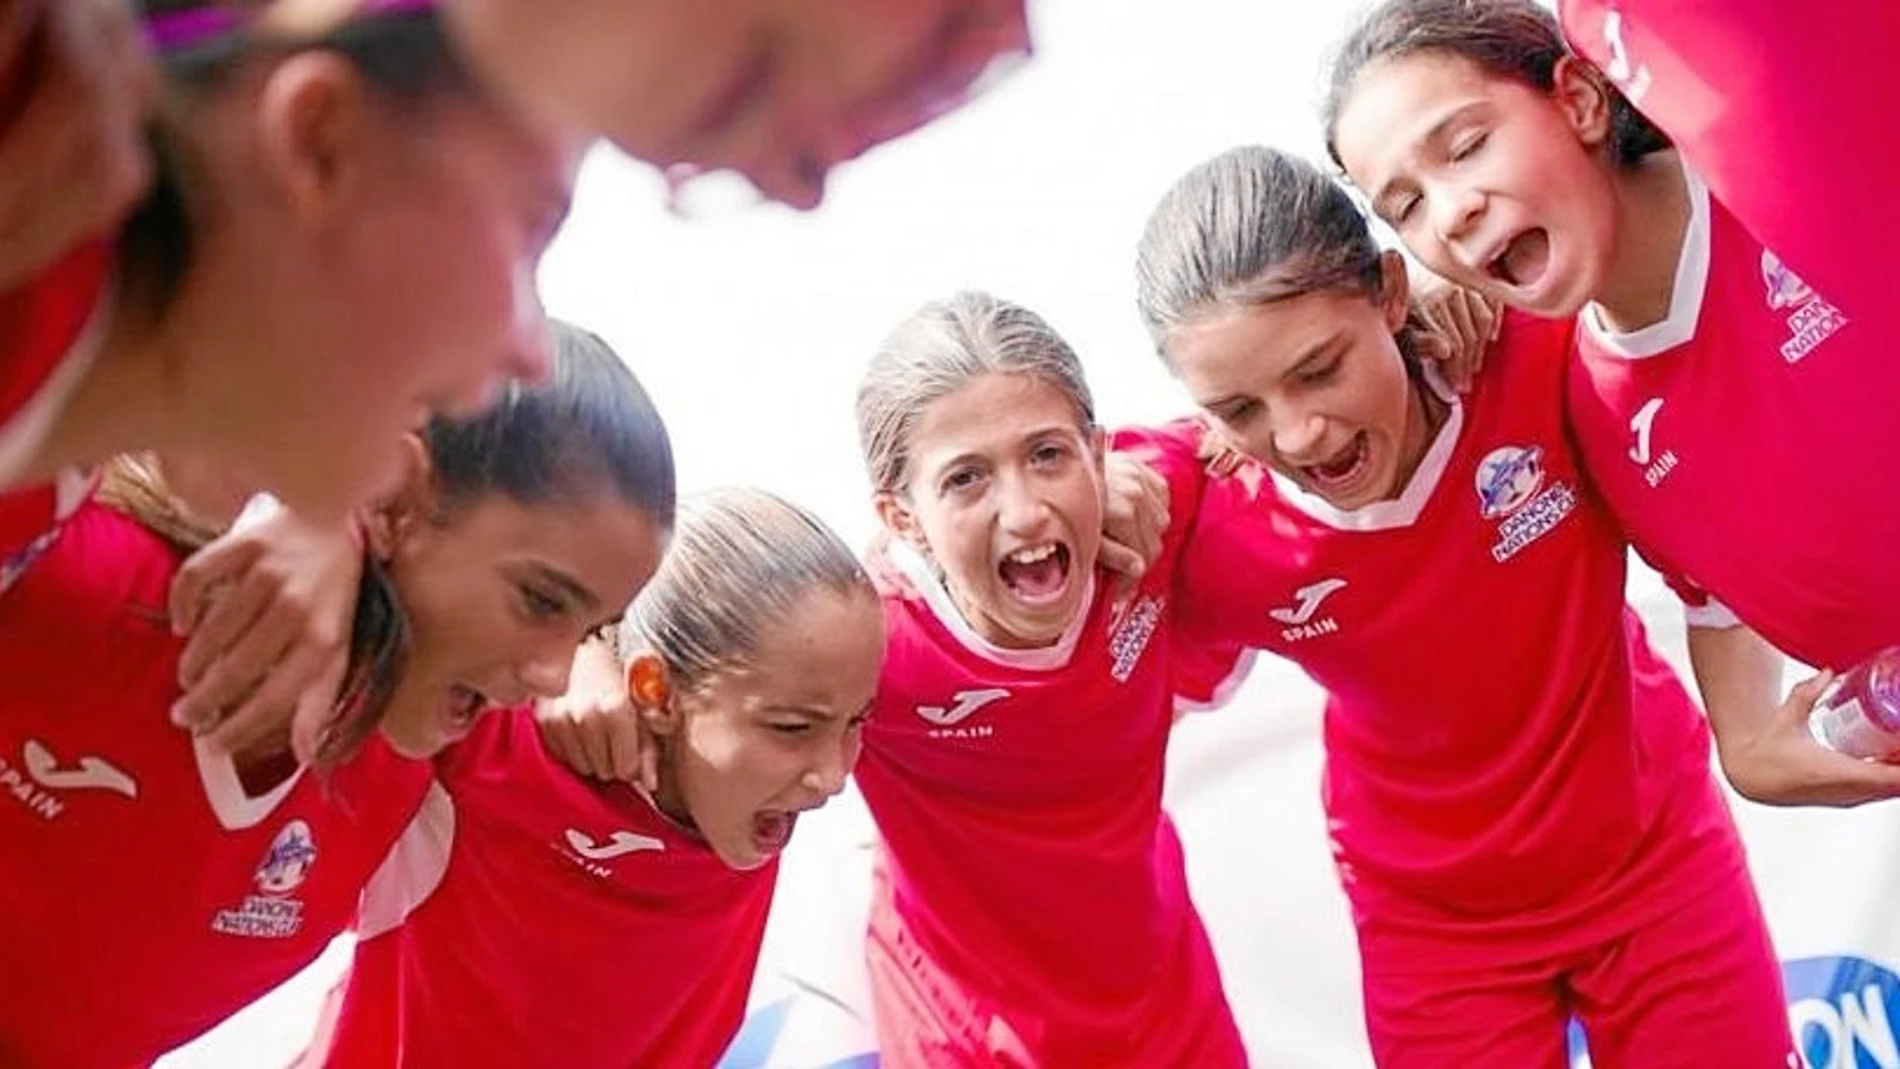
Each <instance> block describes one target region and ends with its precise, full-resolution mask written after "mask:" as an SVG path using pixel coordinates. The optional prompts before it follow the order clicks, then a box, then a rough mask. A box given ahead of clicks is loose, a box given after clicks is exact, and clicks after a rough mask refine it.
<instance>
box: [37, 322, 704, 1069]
mask: <svg viewBox="0 0 1900 1069" xmlns="http://www.w3.org/2000/svg"><path fill="white" fill-rule="evenodd" d="M557 338H558V345H557V352H556V358H555V374H554V377H553V379H552V381H550V382H549V383H547V384H544V385H543V386H540V387H536V388H533V389H521V390H515V391H511V392H510V393H509V394H507V395H506V396H505V397H504V398H503V400H502V403H501V404H500V406H499V407H498V408H497V409H496V410H494V411H493V412H491V413H489V414H487V415H485V416H483V417H481V418H479V419H476V420H474V421H471V422H463V423H457V422H450V421H444V420H437V421H435V422H433V423H431V424H430V426H429V428H428V429H427V431H426V434H425V437H426V440H427V446H426V448H425V447H424V446H422V445H421V444H420V443H416V444H415V445H414V446H413V450H414V451H413V454H412V457H413V461H414V466H413V470H412V480H411V482H410V483H409V484H408V486H407V488H406V490H405V491H404V492H403V493H402V494H401V495H400V496H399V497H398V498H397V499H396V500H395V501H394V502H393V503H391V504H390V505H389V506H387V507H386V508H383V509H380V510H379V511H378V512H377V513H376V514H375V517H374V519H373V520H372V522H371V524H370V529H369V549H370V553H371V555H372V556H373V557H374V558H375V559H376V560H377V561H378V562H379V563H378V566H377V567H376V568H374V569H372V580H371V583H370V588H369V593H370V595H371V596H372V600H371V601H369V602H368V603H367V605H366V617H367V616H374V615H375V613H374V612H369V611H367V610H377V609H380V610H383V613H382V616H381V618H380V619H379V620H378V621H377V626H381V627H384V628H388V627H389V626H391V625H392V623H393V624H394V625H395V626H397V627H399V628H400V629H401V631H400V633H399V634H398V635H397V641H396V642H395V643H394V644H393V645H392V644H391V643H390V642H389V641H370V640H369V637H368V636H364V638H365V642H364V644H363V645H364V652H365V654H366V656H365V658H364V659H363V663H362V668H363V671H364V672H365V673H366V674H367V675H368V676H370V677H372V678H371V680H370V682H368V683H366V684H365V687H364V688H362V689H363V690H365V691H366V692H367V694H366V696H365V697H364V698H362V699H361V700H357V701H353V702H351V703H350V704H348V705H346V706H344V707H342V713H341V714H340V715H341V717H342V718H341V719H339V720H338V721H337V722H336V723H335V724H334V725H333V727H332V730H331V732H330V733H329V736H328V737H327V739H326V740H325V745H323V746H322V747H321V748H320V751H319V752H320V756H321V757H322V758H323V759H324V762H325V763H326V764H331V765H335V766H336V767H335V768H334V770H333V771H330V772H329V773H328V774H327V775H325V776H321V777H320V776H316V775H312V774H310V773H309V772H308V771H306V770H304V769H300V768H298V767H297V766H296V763H295V762H294V761H293V760H291V759H289V757H288V755H287V753H286V751H285V747H284V745H283V743H282V742H281V740H280V741H278V742H276V743H275V744H273V745H268V746H263V747H258V748H255V749H253V750H251V751H248V752H244V753H240V754H238V755H236V756H235V757H233V756H231V755H228V754H226V753H223V752H221V751H218V750H215V749H212V748H210V747H207V746H205V745H203V744H202V742H201V741H199V740H195V739H193V738H192V737H191V736H189V735H187V734H185V733H183V732H181V731H179V730H177V729H176V728H175V727H173V726H172V725H171V723H170V720H169V718H168V717H167V716H166V709H167V707H168V706H169V705H170V703H171V701H172V700H173V699H174V698H175V697H176V696H177V693H178V687H177V683H176V679H175V675H176V663H175V662H176V659H177V656H178V649H179V645H180V640H178V639H177V638H175V637H174V636H173V635H172V633H171V631H170V629H169V628H168V627H167V626H166V622H165V620H164V611H163V608H162V606H163V605H164V604H165V593H166V587H167V586H168V584H169V582H170V580H171V576H172V573H173V571H174V570H175V569H176V567H177V565H178V560H179V556H180V548H179V543H180V542H184V543H185V544H186V545H189V544H191V543H193V542H196V541H198V540H199V539H201V538H202V537H203V535H204V533H205V531H204V528H206V527H208V526H210V525H208V524H205V523H204V522H203V521H202V520H199V519H197V518H196V516H195V515H194V510H191V509H184V508H173V507H165V508H157V507H154V506H155V505H156V504H157V503H158V502H159V500H160V499H159V498H158V497H157V496H156V495H155V494H154V493H153V486H152V484H151V482H149V481H144V480H124V479H119V478H113V479H109V480H108V482H107V486H106V496H107V498H108V499H110V500H111V501H113V502H115V505H108V504H107V503H106V502H105V501H99V500H95V501H93V502H90V503H88V504H86V505H84V506H82V507H81V508H80V510H79V511H78V512H77V513H76V514H75V516H74V517H73V519H72V520H71V521H70V522H69V524H68V525H67V528H66V530H65V532H64V534H63V536H62V537H61V538H60V539H59V540H58V541H57V542H55V543H54V544H53V546H52V547H51V548H50V549H49V550H48V551H47V553H46V555H45V556H44V558H43V559H42V560H41V561H40V563H39V564H38V565H37V566H36V567H34V568H33V569H31V570H30V571H29V572H27V573H26V575H25V576H24V577H23V578H22V579H21V581H20V582H19V584H18V585H16V586H15V587H14V588H13V589H12V590H10V591H8V592H7V593H6V594H5V595H4V596H0V678H4V679H6V681H7V683H8V686H9V690H8V693H7V696H6V698H5V699H4V704H5V706H6V710H5V714H4V715H0V784H4V787H5V789H4V790H3V791H0V872H4V878H0V975H4V976H6V977H7V978H8V980H7V985H6V992H7V993H6V997H5V998H0V1064H4V1065H22V1066H25V1065H32V1066H39V1065H60V1066H74V1067H85V1066H112V1067H122V1066H125V1065H131V1064H142V1063H145V1062H149V1061H150V1060H152V1059H153V1058H156V1057H157V1056H158V1055H159V1054H161V1053H163V1052H164V1051H166V1050H169V1049H171V1048H173V1047H176V1046H178V1045H179V1044H182V1043H184V1042H186V1041H188V1040H189V1039H191V1038H192V1037H193V1036H196V1035H198V1034H199V1033H201V1032H203V1031H204V1030H206V1029H207V1028H209V1027H211V1026H212V1025H214V1024H216V1023H217V1022H218V1021H219V1020H221V1019H222V1018H224V1017H225V1016H227V1015H229V1014H231V1013H232V1012H234V1011H236V1010H237V1009H239V1008H240V1007H242V1006H243V1005H244V1004H246V1003H247V1002H249V1001H251V1000H252V999H254V998H256V997H258V996H259V995H262V994H263V993H264V992H265V991H267V990H269V989H270V988H271V987H273V986H275V985H276V984H277V983H279V982H281V981H283V980H284V979H286V978H288V977H289V976H290V975H292V974H293V973H295V972H296V971H297V970H298V969H300V968H302V967H303V966H304V965H306V964H308V963H309V962H310V961H311V960H312V959H313V958H315V957H316V956H317V954H318V953H319V952H320V951H321V950H322V949H323V947H324V946H325V945H326V944H327V943H328V942H329V941H330V939H331V938H332V937H333V936H335V935H336V934H338V933H339V932H341V931H343V930H344V929H345V928H346V927H347V926H348V925H349V924H350V922H351V920H352V918H353V917H354V916H355V914H356V906H357V900H358V897H359V894H360V892H361V890H362V888H363V886H364V883H365V881H366V880H367V879H368V878H369V876H370V874H371V873H372V872H373V871H374V870H375V869H376V867H377V865H378V864H379V863H380V862H381V861H382V860H383V858H384V856H385V854H386V853H387V852H388V850H389V847H390V845H391V844H392V843H393V842H395V841H396V838H397V835H398V834H399V833H400V832H401V830H402V829H403V827H404V826H405V825H407V824H408V822H409V821H410V819H411V817H412V815H413V814H414V812H415V810H416V806H417V805H418V804H419V803H420V802H421V801H422V799H423V795H424V791H425V789H426V787H427V784H428V778H429V777H428V767H427V766H426V765H424V764H421V763H418V762H415V761H411V760H406V758H411V757H421V756H424V755H427V754H430V753H433V752H434V751H436V750H438V749H440V748H441V747H442V746H444V745H445V744H447V743H448V742H449V741H451V740H453V739H455V738H457V737H459V736H460V735H463V734H465V733H467V732H468V730H469V729H470V728H471V726H472V725H473V724H474V722H475V718H476V717H477V716H479V715H480V714H482V713H483V712H484V710H485V709H487V708H488V707H490V706H493V705H513V704H516V703H518V702H520V701H522V700H524V699H526V698H528V697H530V696H532V695H536V694H548V695H556V694H559V693H561V691H562V690H563V689H565V687H566V681H567V666H568V664H569V662H570V661H571V660H572V658H573V656H574V650H575V647H576V645H577V644H578V643H579V642H580V640H581V638H582V637H583V636H584V635H585V634H587V633H588V632H589V631H590V630H592V629H595V628H597V627H599V626H600V625H601V624H602V623H603V622H605V621H611V620H612V619H614V618H615V617H616V616H617V615H618V609H619V606H621V605H624V604H625V602H626V600H627V599H628V598H630V597H631V596H632V595H633V594H634V592H635V591H636V590H637V589H638V588H639V586H640V585H641V583H642V582H643V581H644V580H645V579H646V577H647V576H648V575H649V574H651V572H652V570H653V568H654V567H655V566H656V564H657V560H658V557H659V555H660V550H661V547H662V545H663V543H664V540H665V537H666V531H667V528H668V526H669V525H670V522H671V516H672V505H673V476H672V462H671V457H670V454H669V452H668V449H667V445H666V437H665V432H664V430H663V428H662V426H661V424H660V421H659V417H658V415H657V413H656V412H655V411H654V410H653V408H652V405H651V404H650V402H649V401H648V400H647V398H646V396H645V394H644V392H643V391H642V390H641V389H640V388H639V385H638V384H637V383H636V382H635V381H634V380H633V378H632V376H631V375H630V374H629V373H628V372H627V370H626V368H625V366H624V365H623V364H621V362H620V361H619V360H618V358H617V357H615V356H614V355H613V353H612V352H611V351H609V350H608V349H607V348H606V347H605V346H604V345H603V344H601V343H600V342H599V341H598V340H597V339H593V338H592V337H591V336H588V335H585V334H583V333H581V332H579V331H576V330H572V329H571V328H562V329H561V331H560V332H559V333H558V334H557ZM166 471H167V474H168V475H169V476H171V477H173V478H174V479H175V480H176V481H178V482H180V483H184V482H186V481H187V480H188V476H189V475H190V473H189V471H188V470H187V468H186V466H184V465H182V464H174V465H173V466H171V467H170V468H168V469H166ZM192 481H196V482H198V483H200V484H204V485H211V484H212V481H211V480H208V479H196V480H192ZM236 500H241V495H236V496H235V499H234V500H232V501H228V502H225V503H224V505H225V506H233V505H235V503H236ZM120 507H123V508H127V509H130V510H132V511H133V512H135V513H137V514H138V515H139V516H140V517H141V518H142V519H143V520H144V521H147V522H149V523H150V524H151V526H147V525H146V523H142V522H140V520H138V519H134V518H133V516H132V515H129V514H127V513H125V512H121V511H119V510H118V509H119V508H120ZM219 507H220V505H219V503H217V502H216V501H213V502H212V503H210V504H209V505H206V506H201V508H203V509H205V511H206V513H207V514H215V512H216V511H217V510H218V509H219ZM168 535H175V536H178V537H177V538H176V539H174V538H172V537H168ZM377 574H385V575H386V576H387V589H386V590H385V589H383V588H382V587H381V585H380V581H379V580H376V579H375V578H374V577H375V576H376V575H377ZM377 596H380V597H383V598H391V597H393V599H394V602H395V605H394V606H391V605H389V604H388V603H387V602H380V601H376V600H374V598H375V597H377ZM392 613H399V616H397V617H394V618H393V619H392V615H391V614H392ZM365 622H366V623H367V619H366V618H365ZM404 636H406V641H403V638H404ZM392 650H393V651H394V652H393V654H392V652H391V651H392ZM370 654H378V655H382V656H380V658H379V657H371V656H368V655H370ZM359 748H360V750H361V752H360V753H359V754H357V755H356V756H355V757H354V758H353V759H350V760H343V758H344V757H346V756H347V755H349V754H350V753H351V752H352V751H355V750H358V749H359Z"/></svg>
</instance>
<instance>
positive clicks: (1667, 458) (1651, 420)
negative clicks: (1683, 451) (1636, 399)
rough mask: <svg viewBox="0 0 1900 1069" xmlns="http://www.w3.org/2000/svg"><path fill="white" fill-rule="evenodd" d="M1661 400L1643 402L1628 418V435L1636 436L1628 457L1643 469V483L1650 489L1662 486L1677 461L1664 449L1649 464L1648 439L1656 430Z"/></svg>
mask: <svg viewBox="0 0 1900 1069" xmlns="http://www.w3.org/2000/svg"><path fill="white" fill-rule="evenodd" d="M1662 407H1663V398H1660V397H1652V398H1650V399H1649V400H1647V401H1644V402H1643V407H1641V408H1639V409H1637V410H1636V415H1634V416H1631V417H1630V433H1632V434H1634V435H1636V444H1635V445H1633V446H1631V447H1630V452H1629V457H1630V459H1631V460H1633V461H1635V462H1636V463H1637V465H1639V466H1640V467H1642V468H1643V481H1644V482H1646V483H1648V484H1649V485H1650V487H1651V489H1654V488H1655V487H1657V486H1660V485H1662V481H1663V480H1664V479H1665V478H1667V477H1668V476H1669V473H1670V472H1672V471H1675V470H1676V465H1677V463H1679V462H1678V460H1677V459H1676V453H1675V450H1673V449H1664V450H1663V451H1662V455H1660V456H1657V457H1655V462H1654V463H1651V460H1650V458H1651V452H1650V438H1651V437H1652V436H1653V435H1654V433H1655V429H1656V417H1657V416H1658V415H1660V414H1661V413H1662Z"/></svg>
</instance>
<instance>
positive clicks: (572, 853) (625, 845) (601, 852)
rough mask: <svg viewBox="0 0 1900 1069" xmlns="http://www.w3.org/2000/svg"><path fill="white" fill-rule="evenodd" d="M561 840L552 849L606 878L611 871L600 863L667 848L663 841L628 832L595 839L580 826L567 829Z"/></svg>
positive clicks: (617, 832)
mask: <svg viewBox="0 0 1900 1069" xmlns="http://www.w3.org/2000/svg"><path fill="white" fill-rule="evenodd" d="M562 839H563V840H564V843H556V844H555V846H554V848H555V850H556V851H558V852H559V853H560V855H561V856H562V857H564V858H566V859H567V860H568V861H570V862H572V863H573V864H574V865H575V866H577V867H579V868H581V869H584V870H586V871H587V872H588V873H590V874H592V875H595V876H599V877H600V878H602V879H609V878H611V877H612V876H613V874H614V873H613V870H612V869H610V868H608V867H607V866H606V865H604V864H602V862H605V861H612V860H613V859H614V858H617V857H620V856H622V855H624V854H633V853H640V852H642V851H664V850H665V849H666V843H664V842H662V841H660V840H659V839H655V838H654V837H653V836H651V835H641V834H639V833H638V832H631V831H616V832H614V833H613V834H612V835H609V836H608V837H607V841H606V842H595V841H594V839H593V837H592V836H589V835H588V834H587V833H586V832H583V831H581V830H580V829H579V828H569V829H567V831H566V832H565V833H564V834H563V836H562Z"/></svg>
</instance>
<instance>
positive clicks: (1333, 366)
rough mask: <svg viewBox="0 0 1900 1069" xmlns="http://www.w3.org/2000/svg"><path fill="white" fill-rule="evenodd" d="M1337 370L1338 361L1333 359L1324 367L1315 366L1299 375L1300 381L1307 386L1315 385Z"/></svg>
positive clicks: (1331, 375)
mask: <svg viewBox="0 0 1900 1069" xmlns="http://www.w3.org/2000/svg"><path fill="white" fill-rule="evenodd" d="M1338 371H1339V361H1337V360H1334V361H1332V362H1331V363H1329V364H1326V365H1325V366H1324V367H1316V368H1314V369H1312V370H1311V371H1308V372H1306V373H1305V374H1303V375H1301V376H1300V381H1301V382H1304V383H1306V384H1307V385H1309V386H1317V385H1319V384H1320V383H1323V382H1325V381H1327V380H1328V379H1331V378H1332V377H1333V375H1334V374H1335V373H1337V372H1338Z"/></svg>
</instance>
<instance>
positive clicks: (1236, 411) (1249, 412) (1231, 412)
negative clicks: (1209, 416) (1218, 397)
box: [1214, 400, 1260, 427]
mask: <svg viewBox="0 0 1900 1069" xmlns="http://www.w3.org/2000/svg"><path fill="white" fill-rule="evenodd" d="M1259 411H1260V402H1258V401H1254V400H1246V401H1240V402H1237V403H1235V404H1233V405H1231V406H1229V407H1228V408H1226V409H1225V410H1223V411H1220V412H1216V413H1214V415H1215V418H1217V419H1219V420H1220V421H1221V422H1222V423H1225V424H1227V425H1228V426H1230V427H1237V426H1239V425H1241V424H1243V423H1245V422H1247V421H1248V420H1250V419H1252V418H1253V417H1254V414H1255V413H1257V412H1259Z"/></svg>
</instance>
